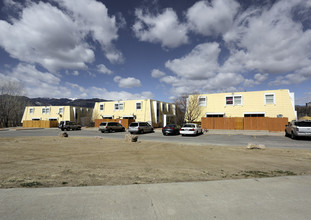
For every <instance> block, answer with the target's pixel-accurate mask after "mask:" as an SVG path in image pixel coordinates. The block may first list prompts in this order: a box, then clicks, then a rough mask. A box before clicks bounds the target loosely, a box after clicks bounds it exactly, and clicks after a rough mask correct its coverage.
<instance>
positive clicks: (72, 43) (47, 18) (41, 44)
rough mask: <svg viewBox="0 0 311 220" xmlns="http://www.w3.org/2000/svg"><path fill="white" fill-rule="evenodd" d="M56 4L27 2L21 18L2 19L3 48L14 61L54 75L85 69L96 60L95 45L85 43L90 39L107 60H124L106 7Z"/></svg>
mask: <svg viewBox="0 0 311 220" xmlns="http://www.w3.org/2000/svg"><path fill="white" fill-rule="evenodd" d="M12 2H13V1H11V2H10V4H11V5H12ZM56 2H57V3H58V4H59V6H60V7H57V5H52V4H50V3H48V2H46V3H44V2H38V3H36V2H27V4H26V5H25V6H24V7H23V8H22V9H21V10H22V11H20V15H19V17H18V18H16V19H11V21H10V22H7V21H5V20H0V33H1V34H0V47H2V48H3V49H4V50H6V51H7V52H8V53H9V54H10V56H11V57H13V58H15V59H18V60H20V61H24V62H27V63H32V64H40V65H42V66H43V67H44V68H46V69H47V70H49V71H52V72H55V71H57V70H60V69H86V68H87V65H88V64H89V63H92V62H93V61H94V59H95V54H94V51H93V50H94V49H93V46H92V45H91V44H90V42H88V41H86V38H87V36H91V37H92V40H93V42H98V43H99V44H100V45H101V46H102V49H103V51H104V54H105V55H106V57H107V59H109V60H110V61H111V62H118V61H122V59H123V57H122V54H121V53H120V52H119V51H118V50H116V49H115V46H114V44H113V41H115V40H117V38H118V34H117V31H118V27H117V24H116V20H115V17H114V16H109V15H108V11H107V8H106V7H105V5H103V4H102V3H100V2H97V1H95V0H79V2H78V3H77V1H72V0H66V1H56ZM99 18H100V19H99Z"/></svg>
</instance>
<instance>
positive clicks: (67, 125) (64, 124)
mask: <svg viewBox="0 0 311 220" xmlns="http://www.w3.org/2000/svg"><path fill="white" fill-rule="evenodd" d="M58 128H59V129H61V130H62V131H64V130H67V131H69V130H81V125H78V124H77V123H76V122H74V121H61V122H60V123H59V125H58Z"/></svg>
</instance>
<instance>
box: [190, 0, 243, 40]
mask: <svg viewBox="0 0 311 220" xmlns="http://www.w3.org/2000/svg"><path fill="white" fill-rule="evenodd" d="M238 9H239V4H238V3H237V2H236V1H234V0H213V1H211V2H210V1H206V0H205V1H199V2H197V3H195V4H194V5H193V6H192V7H191V8H189V9H188V11H187V14H186V16H187V20H188V25H189V28H190V29H191V30H192V31H194V32H196V33H199V34H202V35H205V36H217V35H219V34H224V33H226V32H227V31H228V30H229V29H230V27H231V25H232V24H233V19H234V16H235V15H236V13H237V11H238Z"/></svg>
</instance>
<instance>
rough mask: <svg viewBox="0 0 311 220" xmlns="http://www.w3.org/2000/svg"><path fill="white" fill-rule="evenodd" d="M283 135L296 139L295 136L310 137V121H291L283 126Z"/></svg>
mask: <svg viewBox="0 0 311 220" xmlns="http://www.w3.org/2000/svg"><path fill="white" fill-rule="evenodd" d="M285 136H287V137H291V138H292V139H296V138H297V137H311V121H310V120H305V121H292V122H291V123H289V124H288V125H286V128H285Z"/></svg>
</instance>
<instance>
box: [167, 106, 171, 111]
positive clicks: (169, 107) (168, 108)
mask: <svg viewBox="0 0 311 220" xmlns="http://www.w3.org/2000/svg"><path fill="white" fill-rule="evenodd" d="M167 112H168V113H170V112H171V105H170V104H167Z"/></svg>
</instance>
